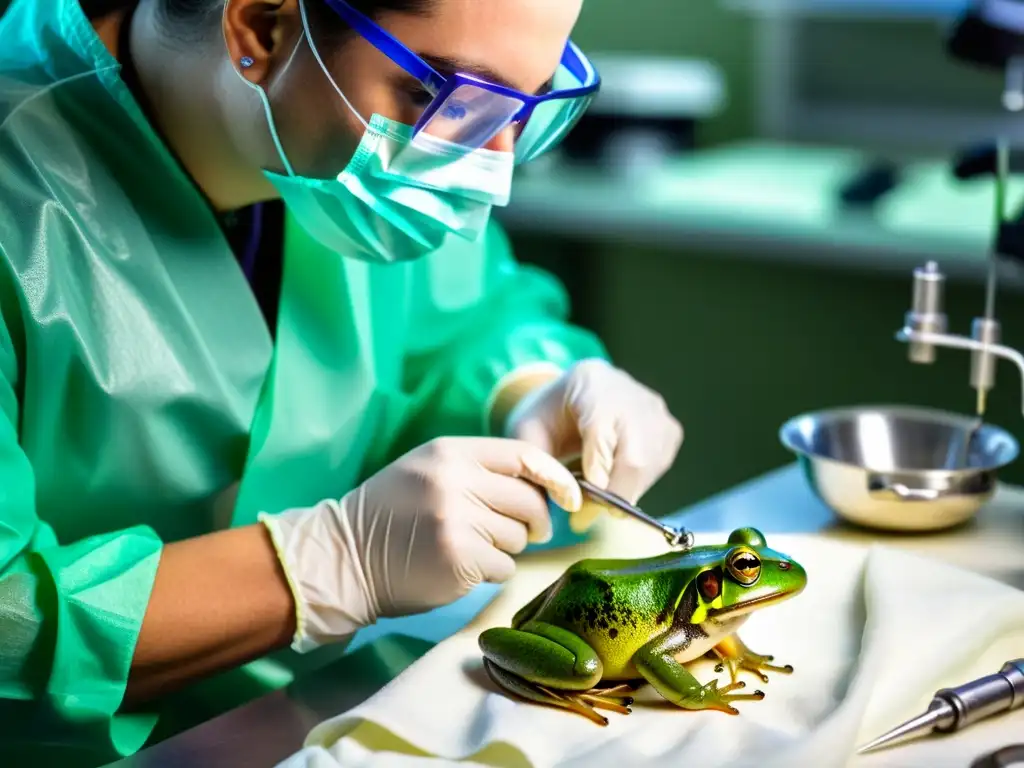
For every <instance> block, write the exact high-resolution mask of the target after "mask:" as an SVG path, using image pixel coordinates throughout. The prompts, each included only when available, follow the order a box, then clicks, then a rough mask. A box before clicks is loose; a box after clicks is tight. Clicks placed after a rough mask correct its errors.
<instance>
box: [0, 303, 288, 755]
mask: <svg viewBox="0 0 1024 768" xmlns="http://www.w3.org/2000/svg"><path fill="white" fill-rule="evenodd" d="M17 370H18V366H17V362H16V355H15V352H14V349H13V345H12V343H11V339H10V336H9V334H8V333H7V328H6V325H5V323H4V322H3V320H2V319H0V711H2V712H3V716H2V717H0V762H3V763H5V764H7V762H8V761H9V762H10V764H17V765H28V764H31V763H32V762H38V761H39V760H40V759H41V758H42V757H44V756H45V757H48V758H51V759H52V758H53V756H54V755H55V754H61V755H63V756H65V757H66V760H64V759H63V758H62V762H70V763H75V764H78V763H79V762H83V761H84V762H88V763H89V764H105V763H108V762H110V761H112V760H115V759H118V758H120V757H123V756H126V755H129V754H132V753H134V752H135V751H137V750H138V749H139V748H140V747H141V746H142V745H143V743H144V742H145V740H146V739H147V738H148V736H149V734H150V733H151V731H152V728H153V726H154V725H155V723H156V716H155V715H154V714H152V713H150V712H146V711H143V710H139V711H130V710H126V709H124V708H123V704H124V702H125V691H126V688H127V690H128V699H127V700H128V701H130V702H132V703H135V704H139V703H141V702H143V701H145V700H146V699H147V698H148V697H151V696H153V695H155V694H157V693H162V692H163V691H164V690H165V689H166V688H169V687H174V686H179V685H181V684H182V683H185V682H187V681H189V680H191V679H194V678H197V677H200V676H203V675H206V674H209V673H212V672H215V671H218V670H220V669H223V668H226V667H231V666H235V665H237V664H241V663H243V662H245V661H248V660H249V659H251V658H253V657H256V656H259V655H261V654H263V653H265V652H267V651H269V650H271V649H273V648H277V647H283V646H286V645H287V644H288V642H289V641H290V639H291V635H292V632H293V627H294V607H293V603H292V598H291V592H290V590H289V588H288V585H287V583H286V582H285V580H284V577H283V575H282V573H281V569H280V566H279V561H278V559H277V557H276V554H275V552H274V549H273V547H272V545H271V543H270V541H269V537H268V536H267V534H266V529H265V528H264V526H262V525H255V526H250V527H248V528H240V529H236V530H232V531H228V532H225V533H218V534H213V535H210V536H204V537H202V538H198V539H193V540H189V541H183V542H181V543H176V544H171V545H168V546H167V547H166V548H164V547H163V545H162V543H161V541H160V539H159V538H158V537H157V535H156V534H155V533H154V532H153V531H152V530H151V529H149V528H146V527H141V526H140V527H135V528H130V529H126V530H122V531H116V532H112V533H105V534H101V535H98V536H93V537H90V538H87V539H83V540H80V541H76V542H70V543H65V544H62V543H59V542H58V541H57V538H56V536H55V535H54V532H53V530H52V529H51V528H50V527H49V526H48V525H47V524H46V523H44V522H43V521H41V520H40V519H39V517H38V515H37V513H36V509H35V481H34V478H33V471H32V466H31V464H30V463H29V461H28V458H27V456H26V455H25V453H24V451H22V449H21V446H20V444H19V440H18V434H17V429H16V426H15V425H16V424H18V401H17V397H16V395H15V391H16V390H15V382H16V380H17ZM68 503H69V504H74V499H68Z"/></svg>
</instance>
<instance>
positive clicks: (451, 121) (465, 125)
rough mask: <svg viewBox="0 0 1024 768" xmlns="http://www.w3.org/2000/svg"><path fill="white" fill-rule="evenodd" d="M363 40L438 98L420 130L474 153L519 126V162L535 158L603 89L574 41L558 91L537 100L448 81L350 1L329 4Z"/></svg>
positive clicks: (475, 81) (472, 80) (461, 78)
mask: <svg viewBox="0 0 1024 768" xmlns="http://www.w3.org/2000/svg"><path fill="white" fill-rule="evenodd" d="M323 2H324V3H326V4H327V6H328V7H329V8H330V9H331V10H333V11H334V12H335V13H336V14H338V16H339V17H341V19H342V20H343V21H344V22H345V23H346V24H348V26H349V27H351V28H352V29H353V31H355V32H356V33H357V34H358V35H359V36H360V37H362V38H363V39H365V40H366V41H367V42H368V43H370V44H371V45H372V46H373V47H374V48H376V49H377V50H378V51H380V52H381V53H383V54H384V55H385V56H387V57H388V58H389V59H391V61H393V62H394V63H395V64H397V65H398V66H399V67H401V68H402V69H404V70H405V71H406V72H408V73H409V74H410V75H411V76H412V77H414V78H416V79H417V80H419V82H420V83H421V84H422V85H423V87H424V89H426V90H427V91H428V92H429V93H430V94H431V96H432V100H431V102H430V104H429V105H428V106H427V107H426V109H425V110H424V112H423V115H422V116H421V117H420V119H419V120H418V121H417V123H416V125H415V126H414V129H415V133H417V134H418V133H420V132H423V133H427V134H430V135H433V136H438V137H440V138H443V139H446V140H447V141H451V142H454V143H456V144H460V145H462V146H465V147H467V148H469V149H478V148H480V147H484V146H486V145H487V144H488V142H490V141H491V140H492V139H494V137H495V136H497V135H498V134H499V133H501V132H502V131H504V130H505V129H507V128H509V127H510V126H514V127H515V131H516V139H515V155H516V162H518V163H524V162H527V161H529V160H532V159H534V158H535V157H537V156H538V155H540V154H542V153H544V152H546V151H547V150H549V149H551V148H552V147H554V146H555V145H557V144H558V143H559V142H560V141H561V140H562V139H563V138H565V136H566V134H568V133H569V131H570V130H572V128H573V126H575V125H576V123H577V122H578V121H579V119H580V117H581V116H582V115H583V113H584V112H585V111H586V109H587V107H588V106H590V102H591V101H592V100H593V98H594V96H596V95H597V92H598V89H599V88H600V87H601V78H600V76H599V75H598V73H597V70H595V69H594V67H593V65H592V64H591V63H590V61H589V60H588V59H587V58H586V56H584V55H583V53H582V52H581V51H580V50H579V48H577V47H576V45H575V44H574V43H573V42H572V41H571V40H570V41H568V42H567V43H566V46H565V50H564V51H563V53H562V61H561V66H560V67H559V69H558V72H556V73H555V76H554V79H553V81H552V90H550V91H548V92H547V93H542V94H538V95H533V94H529V93H523V92H521V91H517V90H515V89H514V88H508V87H506V86H504V85H499V84H497V83H491V82H488V81H487V80H483V79H481V78H479V77H475V76H473V75H467V74H463V73H456V74H453V75H450V76H444V75H442V74H440V73H439V72H438V71H437V70H435V69H434V68H433V67H431V66H430V64H428V63H427V62H426V61H424V60H423V59H421V58H420V57H419V56H417V55H416V54H415V53H413V51H411V50H410V49H409V48H407V47H406V46H405V45H403V44H402V42H401V41H399V40H397V39H396V38H395V37H393V36H392V35H391V34H390V33H388V32H387V31H386V30H384V29H383V28H381V27H380V26H379V25H377V24H376V23H375V22H374V21H373V20H372V19H370V18H369V17H368V16H366V15H365V14H363V13H361V12H359V11H357V10H356V9H355V8H353V7H352V6H351V5H349V4H348V3H347V2H345V0H323Z"/></svg>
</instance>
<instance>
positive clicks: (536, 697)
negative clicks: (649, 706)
mask: <svg viewBox="0 0 1024 768" xmlns="http://www.w3.org/2000/svg"><path fill="white" fill-rule="evenodd" d="M484 669H485V670H486V672H487V676H488V677H490V679H491V681H492V682H493V683H494V684H495V685H497V686H498V687H499V688H501V689H502V690H504V691H506V692H507V693H511V694H513V695H514V696H516V697H518V698H520V699H525V700H527V701H533V702H536V703H538V704H546V705H548V706H552V707H560V708H561V709H568V710H570V711H572V712H576V713H578V714H581V715H583V716H584V717H586V718H587V719H588V720H591V721H593V722H595V723H597V724H598V725H608V718H606V717H605V716H604V715H602V714H601V713H600V712H598V711H597V710H596V709H594V707H593V706H591V704H592V703H593V704H597V703H598V702H596V701H594V702H588V700H587V699H588V698H592V699H600V698H601V697H599V696H594V697H588V696H587V694H581V693H579V692H576V691H555V690H552V689H550V688H546V687H545V686H543V685H540V684H538V683H531V682H530V681H529V680H525V679H524V678H522V677H519V675H516V674H513V673H512V672H509V671H508V670H505V669H502V668H501V667H499V666H498V665H497V664H495V663H494V662H493V661H491V660H489V659H486V658H485V659H484ZM601 703H602V704H604V703H605V702H604V701H602V702H601ZM604 708H605V709H616V711H618V710H619V708H621V709H625V707H622V705H621V704H618V703H616V702H614V701H611V700H610V699H609V700H608V701H607V706H605V707H604ZM626 714H629V710H627V711H626Z"/></svg>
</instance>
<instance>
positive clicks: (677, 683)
mask: <svg viewBox="0 0 1024 768" xmlns="http://www.w3.org/2000/svg"><path fill="white" fill-rule="evenodd" d="M806 584H807V573H806V572H805V571H804V569H803V568H802V567H801V566H800V564H799V563H797V562H795V561H794V560H793V559H792V558H790V557H787V556H786V555H784V554H782V553H781V552H776V551H775V550H773V549H769V548H768V545H767V543H766V541H765V537H764V535H763V534H762V533H761V532H760V531H758V530H757V529H756V528H739V529H737V530H735V531H733V532H732V533H731V534H730V535H729V539H728V542H727V543H726V544H725V545H711V546H700V547H694V548H692V549H690V550H687V551H685V552H668V553H666V554H663V555H658V556H656V557H649V558H644V559H639V560H582V561H580V562H578V563H576V564H574V565H572V566H571V567H570V568H569V569H568V570H567V571H566V572H565V573H564V574H562V576H561V578H559V579H558V580H557V581H556V582H554V583H553V584H552V585H551V586H549V587H548V588H547V589H545V590H544V591H543V592H541V593H540V594H539V595H537V597H535V598H534V599H533V600H531V601H530V602H529V603H528V604H527V605H526V606H524V607H523V608H522V609H521V610H520V611H519V612H518V613H516V615H515V617H514V618H513V619H512V627H511V628H508V627H495V628H491V629H488V630H485V631H484V632H483V633H481V635H480V641H479V642H480V648H481V650H482V651H483V656H484V668H485V669H486V671H487V674H488V676H489V677H490V678H491V680H492V681H494V683H495V684H496V685H498V686H499V687H500V688H502V689H503V690H504V691H506V692H508V693H511V694H513V695H515V696H517V697H519V698H523V699H526V700H529V701H533V702H537V703H540V704H547V705H551V706H555V707H561V708H563V709H568V710H571V711H574V712H578V713H579V714H581V715H584V716H585V717H588V718H590V719H591V720H593V721H594V722H596V723H598V724H599V725H607V724H608V719H607V718H606V717H604V716H603V715H602V714H601V713H599V712H598V711H597V710H598V709H604V710H608V711H614V712H619V713H622V714H629V713H630V711H631V710H630V708H629V707H630V705H631V704H632V703H633V698H632V696H631V695H630V694H632V693H634V692H635V691H636V690H637V689H638V688H639V687H640V686H642V685H643V684H644V683H649V684H650V685H652V686H653V687H654V688H655V690H657V691H658V693H659V694H660V695H661V696H663V697H664V698H665V699H667V700H668V701H670V702H672V703H673V704H676V705H677V706H679V707H682V708H684V709H690V710H701V709H711V710H718V711H722V712H726V713H729V714H731V715H736V714H739V711H738V710H737V709H736V708H735V707H734V706H733V703H735V702H737V701H744V700H760V699H763V698H764V693H762V692H761V691H754V692H753V693H736V692H735V691H738V690H740V689H742V688H745V687H746V683H745V682H743V681H742V680H739V679H738V676H739V673H740V672H741V671H746V672H749V673H751V674H753V675H755V676H757V677H758V679H760V680H761V681H762V682H764V683H767V682H768V677H767V675H766V674H765V672H776V673H782V674H790V673H792V671H793V668H792V666H789V665H786V666H777V665H774V664H772V663H771V662H772V661H773V660H774V659H773V657H772V656H763V655H761V654H757V653H754V652H753V651H751V650H750V649H749V648H747V646H746V645H744V644H743V642H742V641H741V640H740V639H739V638H738V637H737V636H736V631H737V630H738V629H739V628H740V626H742V625H743V623H744V622H745V621H746V620H747V618H748V617H749V616H750V614H751V613H753V612H754V611H757V610H760V609H762V608H765V607H766V606H769V605H775V604H776V603H779V602H781V601H783V600H787V599H789V598H791V597H794V596H796V595H797V594H799V593H800V592H801V591H803V589H804V587H805V586H806ZM705 655H707V656H710V657H712V658H715V659H717V660H718V661H719V664H718V666H717V667H716V671H717V672H722V671H723V670H724V669H725V667H726V666H728V668H729V674H730V677H731V683H729V684H727V685H723V686H719V684H718V680H717V679H713V680H711V681H710V682H708V683H701V682H700V681H699V680H697V679H696V678H695V677H694V676H693V675H692V674H691V673H690V672H689V671H688V670H687V669H686V667H685V666H684V665H685V664H687V663H688V662H691V661H694V660H696V659H698V658H700V657H702V656H705Z"/></svg>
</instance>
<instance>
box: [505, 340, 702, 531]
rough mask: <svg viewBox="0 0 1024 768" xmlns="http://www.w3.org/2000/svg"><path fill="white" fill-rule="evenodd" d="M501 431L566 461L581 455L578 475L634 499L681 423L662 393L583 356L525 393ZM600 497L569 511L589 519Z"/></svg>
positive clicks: (582, 523) (672, 446) (663, 466)
mask: <svg viewBox="0 0 1024 768" xmlns="http://www.w3.org/2000/svg"><path fill="white" fill-rule="evenodd" d="M505 429H506V434H508V435H509V436H510V437H514V438H518V439H520V440H525V441H527V442H529V443H531V444H533V445H536V446H538V447H539V448H542V449H544V450H545V451H546V452H548V453H550V454H552V455H554V456H557V457H558V458H559V459H562V460H563V461H568V460H570V459H571V458H572V457H573V456H581V458H582V462H581V468H582V471H583V476H584V477H586V479H587V480H589V481H590V482H591V483H593V484H594V485H597V486H599V487H600V488H604V489H606V490H609V491H611V492H612V493H615V494H617V495H619V496H621V497H623V498H624V499H626V500H628V501H630V502H632V503H634V504H635V503H636V502H637V501H638V500H639V499H640V497H641V496H642V495H643V494H644V493H646V492H647V490H648V489H649V488H650V487H651V486H652V485H654V483H655V482H657V481H658V479H660V478H661V476H662V475H663V474H664V473H665V472H666V471H667V470H668V468H669V467H671V466H672V463H673V462H674V461H675V458H676V455H677V454H678V452H679V447H680V446H681V445H682V441H683V428H682V426H681V425H680V424H679V422H678V421H677V420H676V419H675V418H674V417H673V416H672V414H671V413H669V411H668V408H667V406H666V405H665V401H664V399H663V398H662V397H661V396H660V395H658V394H657V393H656V392H653V391H651V390H650V389H648V388H647V387H645V386H644V385H642V384H640V383H639V382H637V381H636V380H635V379H633V378H632V377H631V376H629V374H627V373H625V372H624V371H622V370H619V369H618V368H615V367H613V366H612V365H610V364H609V363H607V362H605V361H604V360H599V359H594V360H584V361H581V362H579V363H577V364H576V365H574V366H573V367H572V368H570V369H569V370H568V371H565V372H564V373H562V374H561V375H560V376H559V377H557V378H555V379H553V380H550V381H548V382H547V383H544V384H541V385H539V386H538V387H536V388H535V389H534V390H533V391H531V392H529V393H528V394H526V395H524V396H523V397H522V398H521V399H520V400H519V401H518V403H517V404H516V405H515V406H514V407H513V408H512V410H511V412H510V414H509V416H508V420H507V422H506V427H505ZM602 508H604V507H603V505H597V504H592V503H588V504H586V505H585V506H584V508H583V511H582V512H581V513H580V514H579V515H573V517H572V518H570V520H571V522H572V527H573V529H575V530H585V529H586V528H587V527H589V526H590V525H592V524H593V522H594V520H595V519H596V517H597V516H598V515H599V513H600V510H601V509H602Z"/></svg>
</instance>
